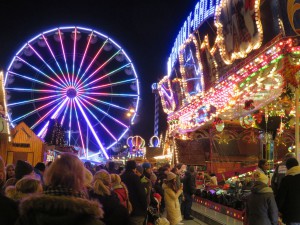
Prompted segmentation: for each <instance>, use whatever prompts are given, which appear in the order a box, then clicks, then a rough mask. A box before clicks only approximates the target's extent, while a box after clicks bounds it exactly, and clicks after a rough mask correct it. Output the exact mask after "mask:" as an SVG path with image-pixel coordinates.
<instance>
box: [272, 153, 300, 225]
mask: <svg viewBox="0 0 300 225" xmlns="http://www.w3.org/2000/svg"><path fill="white" fill-rule="evenodd" d="M286 168H287V172H286V176H285V177H284V178H283V179H282V181H281V184H280V187H279V190H278V194H277V196H276V202H277V206H278V209H279V212H280V213H281V214H282V221H283V222H284V223H285V224H286V225H293V224H295V225H297V224H300V213H299V212H300V211H299V209H300V192H299V187H300V166H299V163H298V161H297V159H296V158H290V159H288V160H287V161H286Z"/></svg>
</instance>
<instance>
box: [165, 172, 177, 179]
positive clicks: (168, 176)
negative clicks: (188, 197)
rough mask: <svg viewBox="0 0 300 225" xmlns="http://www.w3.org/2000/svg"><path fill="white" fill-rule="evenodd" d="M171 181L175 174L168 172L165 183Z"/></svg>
mask: <svg viewBox="0 0 300 225" xmlns="http://www.w3.org/2000/svg"><path fill="white" fill-rule="evenodd" d="M173 179H176V174H175V173H172V172H169V173H168V174H167V181H171V180H173Z"/></svg>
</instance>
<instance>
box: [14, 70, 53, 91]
mask: <svg viewBox="0 0 300 225" xmlns="http://www.w3.org/2000/svg"><path fill="white" fill-rule="evenodd" d="M9 74H12V75H15V76H18V77H20V78H22V79H24V80H29V81H32V82H36V83H39V84H43V85H45V86H49V87H53V88H55V89H57V86H55V85H53V84H49V83H47V82H43V81H40V80H38V79H34V78H31V77H29V76H28V75H23V74H19V73H15V72H13V71H9Z"/></svg>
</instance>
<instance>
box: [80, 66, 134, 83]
mask: <svg viewBox="0 0 300 225" xmlns="http://www.w3.org/2000/svg"><path fill="white" fill-rule="evenodd" d="M130 64H131V63H128V64H126V65H124V66H121V67H119V68H117V69H115V70H113V71H111V72H109V73H107V74H105V75H102V76H100V77H99V78H97V79H95V80H93V81H92V82H89V83H87V84H85V85H83V86H82V84H83V83H81V84H80V85H79V89H82V88H86V87H88V86H90V85H92V84H94V83H95V82H98V81H101V80H103V79H105V78H107V77H109V76H111V75H113V74H115V73H117V72H118V71H120V70H122V69H124V68H125V67H127V66H128V65H130Z"/></svg>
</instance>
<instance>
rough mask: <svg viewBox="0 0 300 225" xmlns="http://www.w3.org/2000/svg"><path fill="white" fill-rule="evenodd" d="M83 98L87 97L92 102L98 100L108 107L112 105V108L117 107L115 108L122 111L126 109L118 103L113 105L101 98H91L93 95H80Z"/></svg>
mask: <svg viewBox="0 0 300 225" xmlns="http://www.w3.org/2000/svg"><path fill="white" fill-rule="evenodd" d="M81 96H82V97H83V98H88V99H90V100H92V101H94V102H98V103H101V104H104V105H107V106H109V107H113V108H117V109H121V110H124V111H128V109H127V108H124V107H121V106H119V105H115V104H113V103H110V102H105V101H102V100H99V99H96V98H93V97H90V96H86V95H81Z"/></svg>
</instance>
